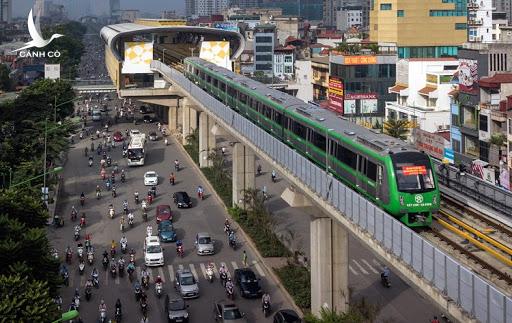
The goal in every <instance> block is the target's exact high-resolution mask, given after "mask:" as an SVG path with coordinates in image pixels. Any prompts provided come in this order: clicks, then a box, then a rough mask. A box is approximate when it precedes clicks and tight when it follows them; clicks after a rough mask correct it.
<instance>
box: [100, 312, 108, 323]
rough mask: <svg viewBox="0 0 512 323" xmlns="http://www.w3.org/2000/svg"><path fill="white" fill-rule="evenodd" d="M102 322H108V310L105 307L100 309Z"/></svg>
mask: <svg viewBox="0 0 512 323" xmlns="http://www.w3.org/2000/svg"><path fill="white" fill-rule="evenodd" d="M100 322H101V323H105V322H107V311H106V310H104V309H101V310H100Z"/></svg>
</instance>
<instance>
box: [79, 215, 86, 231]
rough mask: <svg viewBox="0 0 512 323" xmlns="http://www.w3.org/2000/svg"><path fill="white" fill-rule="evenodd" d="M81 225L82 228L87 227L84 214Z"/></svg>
mask: <svg viewBox="0 0 512 323" xmlns="http://www.w3.org/2000/svg"><path fill="white" fill-rule="evenodd" d="M80 227H81V228H83V227H85V217H84V216H82V217H81V218H80Z"/></svg>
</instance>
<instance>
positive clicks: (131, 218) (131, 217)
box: [128, 213, 133, 227]
mask: <svg viewBox="0 0 512 323" xmlns="http://www.w3.org/2000/svg"><path fill="white" fill-rule="evenodd" d="M130 215H131V216H130ZM128 224H129V225H130V227H133V214H131V213H130V214H128Z"/></svg>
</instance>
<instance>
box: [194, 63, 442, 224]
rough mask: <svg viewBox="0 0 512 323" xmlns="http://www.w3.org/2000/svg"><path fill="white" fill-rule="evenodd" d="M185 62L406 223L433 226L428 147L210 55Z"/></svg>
mask: <svg viewBox="0 0 512 323" xmlns="http://www.w3.org/2000/svg"><path fill="white" fill-rule="evenodd" d="M184 67H185V70H184V73H185V75H186V77H187V78H189V79H190V80H192V81H193V82H195V83H196V84H197V85H198V86H199V87H201V88H202V89H203V90H205V91H206V92H208V93H209V94H210V95H212V96H214V97H215V98H216V99H218V100H220V101H222V102H224V104H226V105H227V106H229V107H231V108H232V109H233V110H235V111H237V112H238V113H240V114H241V115H243V116H245V117H246V118H248V119H250V120H251V121H252V122H253V123H255V124H256V125H258V126H259V127H260V128H262V129H264V130H265V131H267V132H268V133H269V134H271V135H272V136H274V137H275V138H278V139H279V140H281V141H282V142H285V143H286V144H287V145H289V146H290V147H291V148H293V149H295V150H296V151H297V152H299V153H300V154H302V155H303V156H305V157H307V158H308V159H309V160H311V161H312V162H314V163H315V164H317V165H319V166H320V167H322V168H324V169H328V171H329V173H331V174H332V175H333V176H335V177H337V178H338V179H339V180H341V181H342V182H344V183H345V184H346V185H348V186H349V187H351V188H352V189H353V190H355V191H357V192H358V193H359V194H361V195H363V196H365V198H367V199H368V200H371V201H372V202H373V203H375V204H377V205H378V206H379V207H381V208H382V209H384V210H385V211H387V212H388V213H390V214H392V215H393V216H395V217H396V218H398V219H399V220H400V221H401V222H403V223H404V224H405V225H407V226H409V227H427V226H430V225H431V223H432V213H433V212H436V211H437V210H438V209H439V203H440V195H439V187H438V182H437V178H436V176H435V172H434V171H433V170H434V168H433V164H432V161H431V160H430V157H429V156H428V155H427V154H425V153H424V152H420V151H418V150H416V149H415V148H414V147H411V146H410V145H408V144H406V143H405V142H403V141H401V140H398V139H396V138H393V137H390V136H387V135H384V134H381V133H379V132H378V131H373V130H371V129H367V128H364V127H361V126H358V125H356V124H354V123H352V122H350V121H348V120H346V119H345V118H343V117H341V116H338V115H336V114H335V113H333V112H331V111H329V110H326V109H322V108H320V107H318V106H315V105H313V104H308V103H305V102H303V101H302V100H300V99H298V98H296V97H294V96H291V95H288V94H286V93H283V92H280V91H277V90H274V89H270V88H269V87H267V86H266V85H265V84H262V83H260V82H257V81H254V80H252V79H250V78H248V77H245V76H242V75H239V74H235V73H233V72H231V71H229V70H227V69H225V68H222V67H219V66H217V65H214V64H212V63H209V62H207V61H205V60H203V59H200V58H197V57H189V58H186V59H185V60H184Z"/></svg>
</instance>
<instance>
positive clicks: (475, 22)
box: [468, 19, 484, 26]
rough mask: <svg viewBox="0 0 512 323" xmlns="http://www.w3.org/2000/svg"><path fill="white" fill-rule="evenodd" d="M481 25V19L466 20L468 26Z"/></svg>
mask: <svg viewBox="0 0 512 323" xmlns="http://www.w3.org/2000/svg"><path fill="white" fill-rule="evenodd" d="M483 23H484V21H483V20H482V19H468V26H481V25H483Z"/></svg>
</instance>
